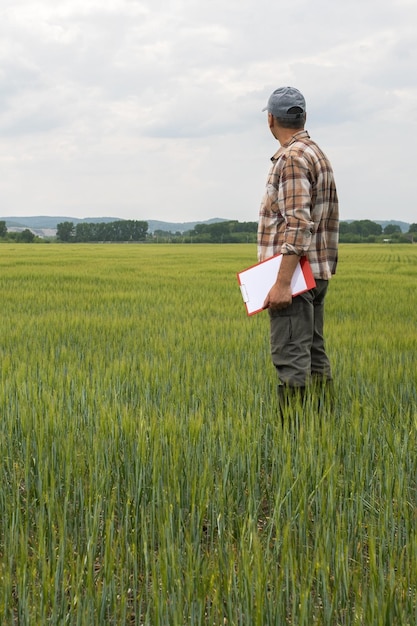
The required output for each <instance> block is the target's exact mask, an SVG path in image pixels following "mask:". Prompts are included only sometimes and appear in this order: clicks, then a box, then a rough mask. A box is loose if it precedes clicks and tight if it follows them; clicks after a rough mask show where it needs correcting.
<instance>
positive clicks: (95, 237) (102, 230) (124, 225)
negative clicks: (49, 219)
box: [56, 220, 148, 243]
mask: <svg viewBox="0 0 417 626" xmlns="http://www.w3.org/2000/svg"><path fill="white" fill-rule="evenodd" d="M147 235H148V222H142V221H138V220H120V221H115V222H99V223H90V222H79V223H78V224H76V225H75V226H74V223H73V222H61V223H60V224H57V231H56V236H57V239H58V241H65V242H72V243H78V242H83V243H87V242H99V241H113V242H123V241H145V240H146V238H147Z"/></svg>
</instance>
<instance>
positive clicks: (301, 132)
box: [271, 129, 310, 161]
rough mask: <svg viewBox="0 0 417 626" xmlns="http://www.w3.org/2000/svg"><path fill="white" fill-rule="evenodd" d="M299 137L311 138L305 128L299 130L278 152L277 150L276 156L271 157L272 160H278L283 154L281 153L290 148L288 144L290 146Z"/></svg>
mask: <svg viewBox="0 0 417 626" xmlns="http://www.w3.org/2000/svg"><path fill="white" fill-rule="evenodd" d="M299 139H310V135H309V134H308V132H307V131H306V130H304V129H303V130H299V131H298V132H297V133H295V134H294V135H293V136H292V137H291V139H289V140H288V141H287V142H286V143H284V144H283V145H282V146H280V148H279V150H278V151H277V152H275V154H274V156H273V157H272V158H271V161H276V160H277V159H278V158H279V157H280V156H281V154H282V153H283V152H284V150H285V149H286V148H288V146H290V145H291V144H293V143H294V142H296V141H298V140H299Z"/></svg>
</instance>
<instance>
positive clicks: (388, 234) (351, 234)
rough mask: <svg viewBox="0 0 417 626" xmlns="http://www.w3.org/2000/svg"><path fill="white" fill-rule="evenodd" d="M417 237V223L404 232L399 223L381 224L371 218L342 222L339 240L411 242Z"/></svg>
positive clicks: (344, 241) (348, 241)
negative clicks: (383, 225)
mask: <svg viewBox="0 0 417 626" xmlns="http://www.w3.org/2000/svg"><path fill="white" fill-rule="evenodd" d="M415 239H417V224H411V225H410V227H409V229H408V232H407V233H403V232H402V231H401V228H400V227H399V226H398V224H387V225H386V226H385V227H384V228H382V226H381V224H377V223H376V222H372V221H371V220H354V221H352V222H340V228H339V241H340V242H341V243H381V242H390V243H410V242H413V241H414V240H415Z"/></svg>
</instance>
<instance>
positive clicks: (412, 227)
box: [408, 224, 417, 233]
mask: <svg viewBox="0 0 417 626" xmlns="http://www.w3.org/2000/svg"><path fill="white" fill-rule="evenodd" d="M408 232H409V233H417V224H410V228H409V229H408Z"/></svg>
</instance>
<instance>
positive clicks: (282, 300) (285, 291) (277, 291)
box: [263, 254, 300, 310]
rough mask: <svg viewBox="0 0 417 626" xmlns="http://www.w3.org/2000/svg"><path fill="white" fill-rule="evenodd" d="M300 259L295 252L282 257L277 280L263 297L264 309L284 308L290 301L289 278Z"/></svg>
mask: <svg viewBox="0 0 417 626" xmlns="http://www.w3.org/2000/svg"><path fill="white" fill-rule="evenodd" d="M299 260H300V258H299V257H298V256H296V255H295V254H285V255H284V256H283V257H282V261H281V266H280V268H279V271H278V276H277V280H276V282H275V283H274V285H273V286H272V287H271V289H270V290H269V293H268V295H267V297H266V298H265V301H264V304H263V308H264V309H268V308H270V309H276V310H281V309H286V308H287V307H288V306H290V304H291V303H292V289H291V279H292V276H293V274H294V271H295V268H296V267H297V263H298V261H299Z"/></svg>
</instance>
